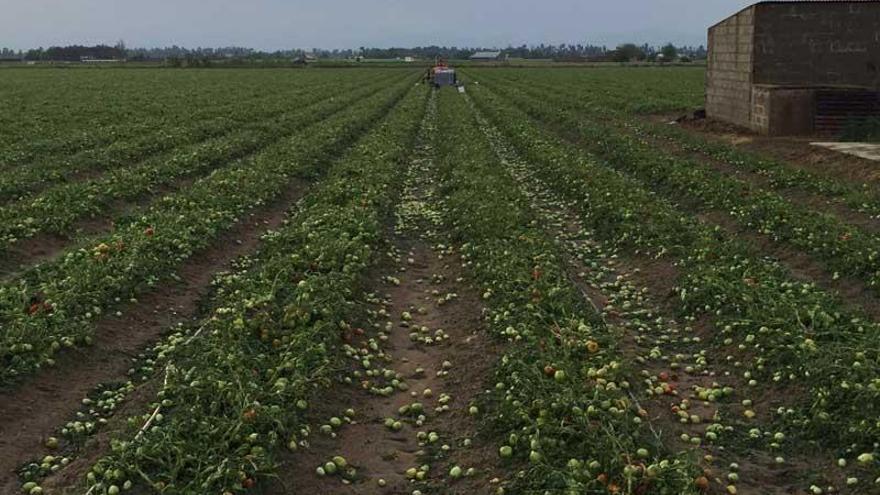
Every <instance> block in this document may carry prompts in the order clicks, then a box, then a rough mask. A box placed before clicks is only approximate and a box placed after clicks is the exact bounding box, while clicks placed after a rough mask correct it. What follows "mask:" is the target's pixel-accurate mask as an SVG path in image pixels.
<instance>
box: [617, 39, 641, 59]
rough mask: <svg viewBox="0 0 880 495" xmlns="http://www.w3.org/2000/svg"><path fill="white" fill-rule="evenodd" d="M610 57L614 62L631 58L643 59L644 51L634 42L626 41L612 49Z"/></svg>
mask: <svg viewBox="0 0 880 495" xmlns="http://www.w3.org/2000/svg"><path fill="white" fill-rule="evenodd" d="M612 59H613V60H614V61H615V62H631V61H633V60H644V59H645V51H644V50H642V49H641V48H639V47H638V46H636V45H635V44H634V43H626V44H623V45H620V46H618V47H617V49H616V50H614V56H613V57H612Z"/></svg>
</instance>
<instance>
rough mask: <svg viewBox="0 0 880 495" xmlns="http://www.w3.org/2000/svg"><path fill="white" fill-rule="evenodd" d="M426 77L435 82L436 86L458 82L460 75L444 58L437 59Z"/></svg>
mask: <svg viewBox="0 0 880 495" xmlns="http://www.w3.org/2000/svg"><path fill="white" fill-rule="evenodd" d="M426 79H427V81H428V83H430V84H433V85H434V87H436V88H439V87H442V86H455V85H456V84H458V76H457V75H456V73H455V69H452V68H450V67H449V66H448V65H447V64H446V61H445V60H443V59H439V60H437V62H436V63H435V64H434V66H433V67H431V68H430V69H428V73H427V75H426Z"/></svg>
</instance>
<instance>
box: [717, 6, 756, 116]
mask: <svg viewBox="0 0 880 495" xmlns="http://www.w3.org/2000/svg"><path fill="white" fill-rule="evenodd" d="M754 32H755V7H754V6H752V7H749V8H747V9H745V10H743V11H741V12H740V13H738V14H736V15H734V16H732V17H729V18H728V19H726V20H724V21H723V22H721V23H720V24H717V25H715V26H713V27H712V28H710V29H709V60H708V62H707V63H708V67H707V72H706V114H707V115H708V116H709V117H712V118H716V119H720V120H724V121H727V122H731V123H733V124H737V125H741V126H744V127H749V126H750V125H751V103H752V101H751V100H752V60H753V59H752V56H753V51H754V42H753V41H754Z"/></svg>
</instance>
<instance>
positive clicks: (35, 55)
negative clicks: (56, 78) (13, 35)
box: [24, 45, 126, 62]
mask: <svg viewBox="0 0 880 495" xmlns="http://www.w3.org/2000/svg"><path fill="white" fill-rule="evenodd" d="M125 58H126V50H125V46H120V45H117V46H108V45H95V46H83V45H70V46H53V47H49V48H46V49H43V48H35V49H31V50H28V51H27V52H26V53H25V55H24V59H25V60H51V61H62V62H79V61H81V60H87V59H94V60H114V59H115V60H122V59H125Z"/></svg>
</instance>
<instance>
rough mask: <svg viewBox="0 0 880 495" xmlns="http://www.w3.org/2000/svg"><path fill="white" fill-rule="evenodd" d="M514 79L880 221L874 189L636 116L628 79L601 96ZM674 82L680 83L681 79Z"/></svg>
mask: <svg viewBox="0 0 880 495" xmlns="http://www.w3.org/2000/svg"><path fill="white" fill-rule="evenodd" d="M485 75H487V74H484V73H480V76H481V77H483V76H485ZM489 75H491V74H489ZM499 75H501V74H499ZM502 77H503V75H502ZM511 77H513V74H509V75H508V77H504V78H503V80H504V82H505V84H507V83H511V82H514V81H516V82H515V84H517V85H519V86H520V87H521V88H525V87H526V86H528V87H529V88H531V89H533V90H534V91H535V92H534V93H532V94H533V95H535V96H540V97H541V98H542V99H544V100H545V101H547V100H549V101H552V102H553V103H554V104H555V105H563V104H564V105H566V106H568V107H571V106H574V107H576V108H578V109H579V110H582V111H583V112H585V113H587V114H590V115H599V114H601V115H602V117H603V120H605V121H606V122H608V121H610V122H613V123H614V125H615V127H617V128H618V129H620V130H621V131H626V132H631V133H634V134H636V135H640V136H646V137H649V138H651V139H655V140H657V139H659V140H661V141H665V142H666V143H669V144H671V145H673V146H676V147H678V148H679V149H681V150H684V151H687V152H697V153H701V154H703V155H705V156H708V157H710V158H712V159H715V160H718V161H720V162H723V163H725V164H727V165H729V166H731V167H733V168H735V169H740V170H743V171H745V172H748V173H752V174H758V175H760V176H761V177H762V182H766V187H768V188H770V189H772V190H776V191H788V190H795V191H806V192H810V193H814V194H819V195H822V196H825V197H827V198H829V199H835V200H839V201H841V202H843V204H845V205H847V206H848V207H849V208H852V209H853V210H855V211H861V212H865V213H868V214H870V215H873V216H880V192H878V191H877V189H876V188H874V187H872V186H871V185H869V184H865V183H863V184H853V183H851V182H847V181H846V180H841V179H840V178H834V177H827V176H824V175H822V174H819V173H815V172H811V171H808V170H805V169H802V168H796V167H793V166H791V165H790V164H787V163H785V162H781V161H779V160H776V159H773V158H771V157H768V156H764V155H759V154H757V153H753V152H749V151H747V150H743V149H740V148H737V147H736V146H733V145H730V144H727V143H724V142H721V141H718V140H713V139H709V138H706V137H704V136H701V135H699V134H697V133H694V132H690V131H688V130H687V129H683V128H682V127H681V126H675V125H668V124H665V123H656V122H652V121H650V120H647V119H644V118H639V117H637V116H635V115H633V113H634V112H633V111H632V109H630V108H629V107H628V106H627V102H631V101H633V98H632V94H637V93H639V92H638V91H635V89H636V88H635V87H634V84H633V83H632V81H630V80H629V79H621V80H620V81H618V84H616V85H606V86H602V90H600V89H599V88H597V87H596V86H592V85H575V84H568V85H566V84H562V85H553V84H551V83H552V81H551V80H548V79H546V78H544V77H531V76H530V75H529V74H528V73H526V74H517V75H516V79H515V80H513V79H511ZM669 79H670V80H673V81H675V80H678V79H679V78H678V77H670V78H669ZM661 91H665V88H661ZM538 92H540V95H538ZM669 98H670V99H671V101H678V100H677V99H676V98H674V97H673V96H671V95H670V96H669ZM683 108H688V107H683ZM609 117H613V118H611V119H609Z"/></svg>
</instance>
